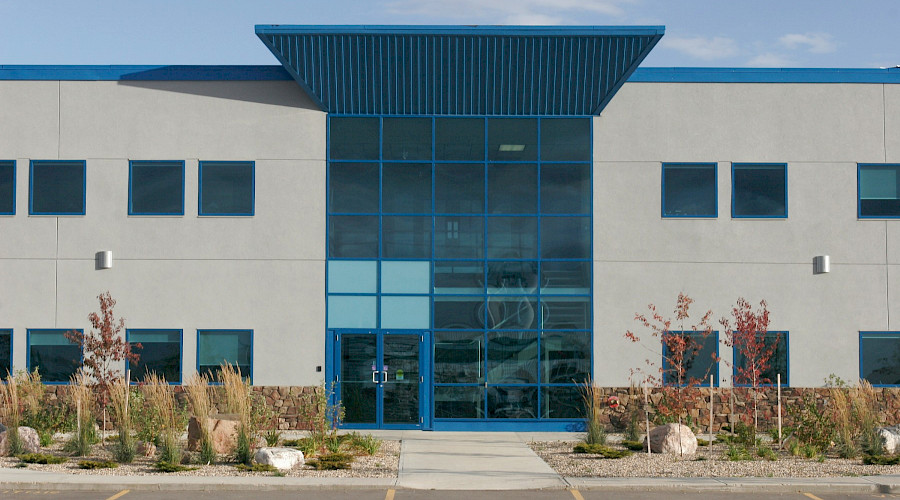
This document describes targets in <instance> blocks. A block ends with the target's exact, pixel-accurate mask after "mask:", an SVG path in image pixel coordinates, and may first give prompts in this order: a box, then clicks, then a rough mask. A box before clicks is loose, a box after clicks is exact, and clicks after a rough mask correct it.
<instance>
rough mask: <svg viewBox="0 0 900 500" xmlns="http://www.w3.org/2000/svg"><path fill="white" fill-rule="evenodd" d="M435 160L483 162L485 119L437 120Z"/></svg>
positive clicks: (435, 122) (435, 127)
mask: <svg viewBox="0 0 900 500" xmlns="http://www.w3.org/2000/svg"><path fill="white" fill-rule="evenodd" d="M434 158H435V160H437V161H460V160H467V161H468V160H471V161H483V160H484V119H483V118H435V119H434Z"/></svg>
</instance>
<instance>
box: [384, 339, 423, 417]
mask: <svg viewBox="0 0 900 500" xmlns="http://www.w3.org/2000/svg"><path fill="white" fill-rule="evenodd" d="M383 348H384V363H383V365H382V368H383V369H384V370H385V371H386V373H385V374H384V375H383V377H384V384H383V387H384V401H383V408H384V411H383V417H384V423H386V424H418V423H419V336H418V335H385V336H384V342H383Z"/></svg>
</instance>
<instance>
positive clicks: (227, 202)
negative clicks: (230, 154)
mask: <svg viewBox="0 0 900 500" xmlns="http://www.w3.org/2000/svg"><path fill="white" fill-rule="evenodd" d="M255 169H256V166H255V163H254V162H252V161H201V162H200V196H199V198H200V201H199V214H200V215H219V216H222V215H226V216H227V215H236V216H250V215H253V214H254V205H255V191H256V187H255V182H256V180H255V179H256V171H255Z"/></svg>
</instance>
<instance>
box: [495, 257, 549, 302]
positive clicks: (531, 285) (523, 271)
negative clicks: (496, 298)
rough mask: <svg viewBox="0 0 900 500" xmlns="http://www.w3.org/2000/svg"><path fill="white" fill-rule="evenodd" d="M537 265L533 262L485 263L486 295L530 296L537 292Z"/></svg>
mask: <svg viewBox="0 0 900 500" xmlns="http://www.w3.org/2000/svg"><path fill="white" fill-rule="evenodd" d="M537 278H538V264H537V262H534V261H508V262H494V261H489V262H488V263H487V286H488V293H493V294H502V295H521V294H532V293H535V291H536V290H537Z"/></svg>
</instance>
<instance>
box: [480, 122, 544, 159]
mask: <svg viewBox="0 0 900 500" xmlns="http://www.w3.org/2000/svg"><path fill="white" fill-rule="evenodd" d="M488 160H490V161H535V160H537V120H535V119H533V118H488Z"/></svg>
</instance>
